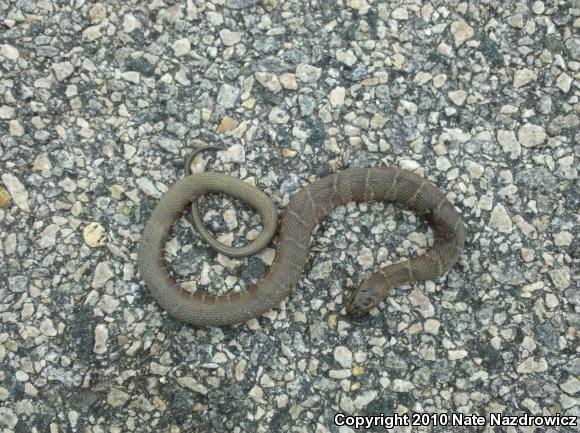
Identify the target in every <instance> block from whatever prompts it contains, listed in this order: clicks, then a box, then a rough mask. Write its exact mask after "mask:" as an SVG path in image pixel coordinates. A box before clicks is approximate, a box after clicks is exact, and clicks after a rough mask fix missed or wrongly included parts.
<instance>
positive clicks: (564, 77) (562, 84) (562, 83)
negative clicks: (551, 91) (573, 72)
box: [556, 72, 572, 93]
mask: <svg viewBox="0 0 580 433" xmlns="http://www.w3.org/2000/svg"><path fill="white" fill-rule="evenodd" d="M571 85H572V77H571V76H570V75H568V74H567V73H566V72H562V73H561V74H560V76H559V77H558V79H557V80H556V86H558V88H559V89H560V90H561V91H562V92H564V93H568V92H569V91H570V87H571Z"/></svg>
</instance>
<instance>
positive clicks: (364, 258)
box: [357, 247, 375, 270]
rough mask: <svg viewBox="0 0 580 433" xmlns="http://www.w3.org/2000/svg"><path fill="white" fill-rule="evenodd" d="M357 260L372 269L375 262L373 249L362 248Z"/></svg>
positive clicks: (362, 265)
mask: <svg viewBox="0 0 580 433" xmlns="http://www.w3.org/2000/svg"><path fill="white" fill-rule="evenodd" d="M357 261H358V264H359V265H361V267H362V268H363V269H365V270H366V269H370V268H371V267H372V266H373V265H374V263H375V257H374V254H373V252H372V250H371V249H370V248H367V247H363V248H361V250H360V252H359V254H358V257H357Z"/></svg>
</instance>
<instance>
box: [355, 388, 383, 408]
mask: <svg viewBox="0 0 580 433" xmlns="http://www.w3.org/2000/svg"><path fill="white" fill-rule="evenodd" d="M377 395H378V392H377V391H375V390H370V391H365V392H363V393H362V394H360V395H358V396H357V397H356V398H355V399H354V406H355V407H356V408H357V409H359V410H360V409H362V408H364V407H367V406H368V405H369V403H370V402H372V401H373V400H375V399H376V398H377Z"/></svg>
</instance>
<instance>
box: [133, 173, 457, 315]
mask: <svg viewBox="0 0 580 433" xmlns="http://www.w3.org/2000/svg"><path fill="white" fill-rule="evenodd" d="M244 185H246V187H247V188H246V187H244ZM208 192H225V193H227V194H231V195H233V196H234V197H236V198H239V199H241V200H242V201H245V202H247V203H248V204H250V205H251V206H252V207H254V208H258V205H260V203H261V201H262V200H269V199H268V197H267V196H266V195H265V194H263V193H261V194H262V195H259V194H258V193H259V191H258V190H256V189H255V188H253V187H250V186H249V185H248V184H245V183H244V182H242V181H240V180H238V179H235V178H232V177H230V176H227V175H224V174H220V173H199V174H194V175H190V176H187V177H184V178H182V179H180V180H178V181H177V182H176V183H175V184H173V185H172V186H171V187H170V188H169V190H168V191H167V192H166V193H165V194H164V195H163V196H162V197H161V200H160V202H159V203H158V204H157V206H156V208H155V209H154V211H153V213H152V215H151V217H150V219H149V220H148V222H147V224H146V226H145V230H144V232H143V236H142V238H141V241H140V243H139V249H138V266H139V272H140V274H141V277H142V278H143V280H144V281H145V283H146V285H147V287H148V288H149V290H150V291H151V293H152V295H153V297H154V298H155V299H156V300H157V301H158V303H159V304H160V305H161V306H162V307H163V308H164V309H165V310H166V311H167V312H168V313H169V314H170V315H171V316H173V317H175V318H177V319H179V320H181V321H183V322H186V323H189V324H193V325H196V326H225V325H232V324H236V323H241V322H244V321H247V320H249V319H251V318H254V317H257V316H259V315H260V314H262V313H264V312H266V311H268V310H270V309H272V308H274V307H276V306H277V305H278V304H279V303H280V301H282V300H283V299H284V298H285V297H286V296H287V295H288V293H289V292H290V290H291V289H292V287H294V286H295V285H296V283H297V282H298V280H299V279H300V276H301V274H302V271H303V269H304V267H305V265H306V263H307V261H308V254H309V249H310V242H311V237H312V231H313V230H314V228H315V227H316V226H317V225H318V224H319V223H320V221H322V220H323V219H324V218H325V217H326V215H328V214H329V213H330V212H332V210H333V209H335V208H336V207H338V206H340V205H343V204H345V203H347V202H349V201H357V202H360V201H367V200H388V201H395V202H399V203H401V204H403V205H406V206H408V207H410V208H411V209H413V210H414V211H415V212H416V213H417V214H419V215H422V216H424V217H425V218H426V219H427V221H428V223H429V225H430V226H431V228H432V230H433V234H434V245H433V247H431V248H430V249H429V250H428V251H427V252H426V253H425V254H423V255H419V256H417V257H415V258H413V259H411V260H405V261H402V262H398V263H394V264H391V265H389V266H387V267H385V268H383V269H381V270H379V271H378V272H376V273H375V274H373V275H371V276H370V277H368V278H367V279H366V280H364V281H363V282H362V284H361V285H360V286H359V287H358V288H357V289H356V290H355V292H354V294H353V295H352V297H351V299H350V300H349V301H348V303H347V305H346V310H347V312H348V313H349V314H352V315H354V316H360V315H363V314H365V313H366V312H368V311H369V310H370V309H372V308H374V307H376V306H378V305H379V303H380V302H381V301H382V300H383V299H384V298H385V297H386V296H387V293H388V292H389V290H390V289H393V288H394V287H397V286H400V285H403V284H409V283H414V282H419V281H425V280H430V279H434V278H436V277H438V276H441V275H442V274H444V273H445V272H446V271H447V270H448V269H450V268H451V267H452V266H453V265H454V264H455V263H456V262H457V260H458V259H459V254H460V252H461V250H462V249H463V246H464V243H465V226H464V223H463V220H462V219H461V216H460V215H459V214H458V212H457V211H456V210H455V208H454V207H453V205H452V204H451V203H450V202H449V201H448V200H447V199H446V198H445V196H444V195H443V193H442V192H441V191H440V190H439V189H437V188H436V187H434V186H433V185H432V184H431V183H430V182H428V181H427V180H426V179H423V178H422V177H420V176H418V175H416V174H414V173H411V172H408V171H406V170H402V169H399V168H396V167H380V168H362V169H358V168H354V169H348V170H344V171H342V172H339V173H336V174H333V175H330V176H328V177H325V178H322V179H319V180H317V181H316V182H314V183H312V184H311V185H308V186H306V187H304V188H303V189H301V190H300V191H299V192H298V193H296V194H295V195H294V196H293V197H292V198H291V200H290V203H289V204H288V206H286V208H285V210H284V214H283V217H282V221H281V223H280V227H279V237H278V245H277V251H276V256H275V258H274V262H273V263H272V266H271V267H270V269H269V271H268V272H267V274H266V275H265V276H264V277H263V278H262V280H260V281H259V282H258V283H257V284H255V285H252V286H250V287H249V288H248V289H247V290H245V291H242V292H235V293H230V294H225V295H219V296H214V295H210V294H206V293H200V292H194V293H190V292H187V291H185V290H184V289H182V288H181V287H180V286H179V284H178V283H177V282H176V281H175V280H174V279H173V277H172V276H171V275H170V273H169V271H168V269H167V264H166V263H165V259H164V254H163V249H164V243H165V240H166V238H167V236H168V235H169V231H170V229H171V226H172V225H173V224H174V222H175V221H176V220H177V219H178V218H179V216H180V215H181V213H182V211H183V210H184V209H185V207H186V206H187V205H188V204H189V203H191V202H192V200H196V199H197V198H198V197H199V196H200V195H203V194H205V193H208ZM261 216H262V219H263V226H264V227H265V228H266V227H268V228H269V229H271V227H272V224H273V225H274V226H275V225H276V214H275V212H274V214H261ZM264 232H265V230H262V233H260V235H263V234H264ZM264 236H266V234H264Z"/></svg>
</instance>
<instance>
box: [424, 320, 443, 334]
mask: <svg viewBox="0 0 580 433" xmlns="http://www.w3.org/2000/svg"><path fill="white" fill-rule="evenodd" d="M440 327H441V322H439V321H438V320H435V319H427V320H426V321H425V325H424V326H423V328H424V329H425V332H428V333H429V334H433V335H437V334H439V328H440Z"/></svg>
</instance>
